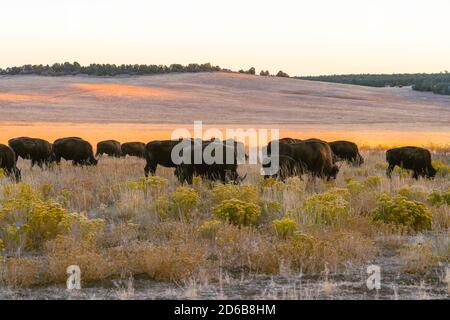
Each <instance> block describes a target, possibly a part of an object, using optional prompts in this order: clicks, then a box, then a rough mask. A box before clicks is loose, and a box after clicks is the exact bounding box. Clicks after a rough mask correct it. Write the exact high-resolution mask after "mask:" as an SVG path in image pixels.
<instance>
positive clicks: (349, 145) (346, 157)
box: [328, 141, 364, 166]
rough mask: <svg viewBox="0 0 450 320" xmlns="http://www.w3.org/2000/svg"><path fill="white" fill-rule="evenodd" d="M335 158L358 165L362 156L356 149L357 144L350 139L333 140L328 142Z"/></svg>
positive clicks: (362, 161)
mask: <svg viewBox="0 0 450 320" xmlns="http://www.w3.org/2000/svg"><path fill="white" fill-rule="evenodd" d="M328 144H329V145H330V147H331V150H332V151H333V153H334V155H335V156H336V159H337V160H343V161H347V162H349V163H352V164H353V165H356V166H360V165H362V164H363V163H364V158H363V157H362V156H361V154H360V153H359V150H358V146H357V145H356V144H355V143H353V142H350V141H333V142H329V143H328Z"/></svg>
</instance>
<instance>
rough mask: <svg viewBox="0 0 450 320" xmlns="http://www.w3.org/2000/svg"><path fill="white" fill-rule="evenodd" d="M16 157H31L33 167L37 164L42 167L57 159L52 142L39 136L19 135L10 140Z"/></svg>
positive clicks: (9, 142)
mask: <svg viewBox="0 0 450 320" xmlns="http://www.w3.org/2000/svg"><path fill="white" fill-rule="evenodd" d="M8 144H9V146H10V147H11V148H12V149H13V150H14V152H15V154H16V157H21V158H22V159H30V160H31V167H32V168H33V166H34V165H35V164H37V165H38V166H39V167H40V168H42V167H43V165H44V164H45V165H46V166H49V165H50V164H51V163H52V162H54V161H55V154H54V153H53V148H52V144H51V143H50V142H48V141H46V140H43V139H39V138H29V137H19V138H14V139H11V140H9V141H8Z"/></svg>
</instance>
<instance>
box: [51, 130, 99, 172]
mask: <svg viewBox="0 0 450 320" xmlns="http://www.w3.org/2000/svg"><path fill="white" fill-rule="evenodd" d="M53 152H54V153H55V158H56V163H58V164H59V163H60V162H61V158H64V159H66V160H72V164H73V165H81V166H83V165H94V166H95V165H97V159H95V157H94V152H93V151H92V146H91V144H90V143H89V142H87V141H85V140H83V139H81V138H77V137H70V138H61V139H57V140H55V142H54V143H53Z"/></svg>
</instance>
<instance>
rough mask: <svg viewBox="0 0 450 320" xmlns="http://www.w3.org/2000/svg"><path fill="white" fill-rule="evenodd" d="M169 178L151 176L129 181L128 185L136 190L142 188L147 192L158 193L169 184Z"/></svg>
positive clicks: (141, 189)
mask: <svg viewBox="0 0 450 320" xmlns="http://www.w3.org/2000/svg"><path fill="white" fill-rule="evenodd" d="M168 182H169V181H168V180H167V179H165V178H162V177H158V176H149V177H144V178H140V179H138V180H134V181H130V182H128V186H129V187H130V188H131V189H134V190H140V191H142V192H144V193H145V194H147V193H151V194H158V193H159V192H160V191H161V190H164V188H165V187H166V186H167V184H168Z"/></svg>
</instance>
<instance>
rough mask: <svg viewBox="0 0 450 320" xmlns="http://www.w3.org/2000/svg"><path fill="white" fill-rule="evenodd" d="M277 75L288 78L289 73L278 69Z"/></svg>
mask: <svg viewBox="0 0 450 320" xmlns="http://www.w3.org/2000/svg"><path fill="white" fill-rule="evenodd" d="M277 77H283V78H289V75H288V74H287V73H286V72H283V71H281V70H280V71H278V73H277Z"/></svg>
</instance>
